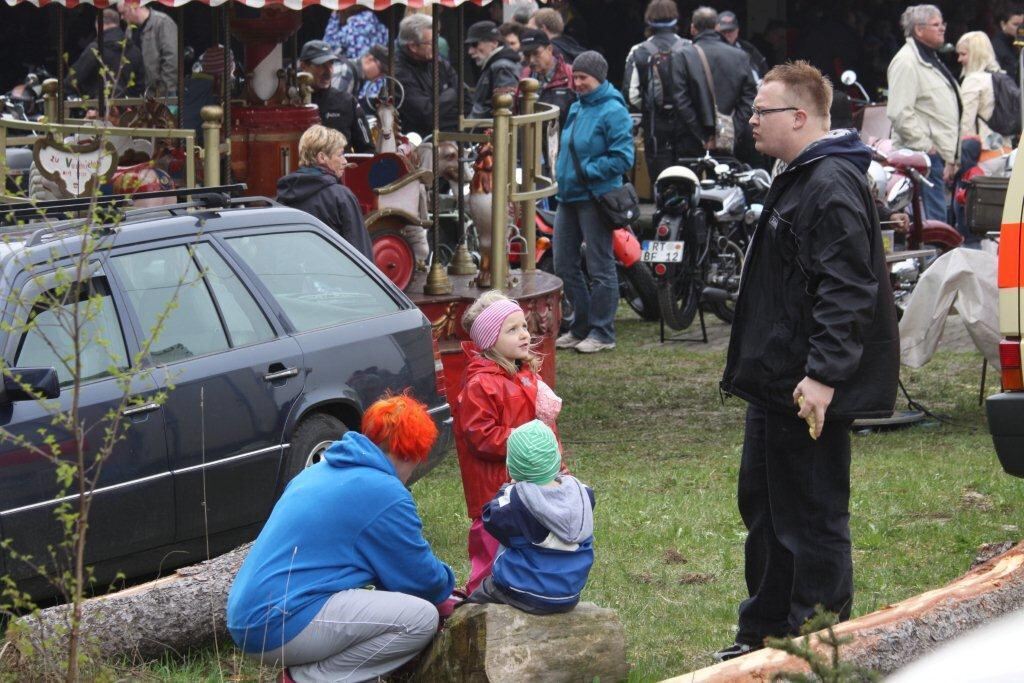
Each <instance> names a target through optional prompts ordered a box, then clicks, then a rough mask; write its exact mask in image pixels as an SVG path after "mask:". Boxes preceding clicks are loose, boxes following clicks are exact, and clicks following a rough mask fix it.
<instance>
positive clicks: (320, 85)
mask: <svg viewBox="0 0 1024 683" xmlns="http://www.w3.org/2000/svg"><path fill="white" fill-rule="evenodd" d="M337 59H338V57H337V56H336V55H335V54H334V51H333V50H332V49H331V46H330V45H329V44H328V43H325V42H324V41H322V40H311V41H309V42H308V43H306V44H305V45H303V46H302V52H300V53H299V68H301V69H302V70H303V71H306V72H308V73H310V74H312V75H313V97H312V101H313V104H315V105H316V106H317V108H318V109H319V110H320V122H321V123H323V124H324V125H325V126H327V127H328V128H333V129H334V130H336V131H339V132H340V133H342V134H344V136H345V138H346V139H347V140H348V142H349V145H350V146H351V148H352V150H353V151H355V152H373V141H372V140H371V138H370V127H369V125H368V124H367V123H366V116H365V115H364V114H363V108H362V107H360V106H359V103H358V102H356V98H355V97H354V96H352V95H351V94H350V93H347V92H344V91H342V90H338V89H337V88H335V87H333V86H332V85H331V78H332V75H333V67H334V62H335V61H337Z"/></svg>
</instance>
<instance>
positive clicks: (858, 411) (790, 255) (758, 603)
mask: <svg viewBox="0 0 1024 683" xmlns="http://www.w3.org/2000/svg"><path fill="white" fill-rule="evenodd" d="M831 91H832V87H831V85H830V84H829V82H828V80H826V79H825V78H824V77H823V76H822V75H821V72H820V71H818V70H817V69H816V68H814V67H813V66H810V65H809V64H807V62H796V63H795V64H784V65H780V66H776V67H775V68H773V69H772V70H771V71H769V72H768V74H767V75H766V76H765V78H764V82H763V83H762V85H761V89H760V92H759V93H758V95H757V98H756V99H755V100H754V114H753V117H752V119H751V123H752V125H753V137H754V141H755V144H756V145H757V149H758V151H760V152H762V153H764V154H766V155H768V156H771V157H775V158H777V159H780V160H781V161H782V162H784V163H785V164H786V167H785V170H784V171H783V172H782V173H780V174H779V175H778V176H777V177H776V178H775V180H774V181H773V183H772V187H771V189H770V190H769V193H768V197H767V199H766V200H765V204H764V210H763V212H762V214H761V219H760V221H759V222H758V225H757V228H756V230H755V232H754V235H753V237H752V238H751V245H750V248H749V250H748V252H747V258H746V261H745V263H744V266H743V279H742V281H741V283H740V290H739V292H740V293H739V299H738V300H737V302H736V311H735V319H734V322H733V328H732V336H731V338H730V340H729V352H728V355H727V358H726V366H725V372H724V375H723V378H722V389H723V390H724V391H726V392H727V393H729V394H732V395H735V396H739V397H740V398H743V399H744V400H746V401H747V402H748V404H749V405H748V408H747V417H746V430H745V434H744V440H743V453H742V456H741V461H740V473H739V509H740V515H741V516H742V517H743V522H744V524H745V525H746V527H747V532H748V535H747V542H746V558H745V574H746V580H747V590H748V593H749V596H750V597H748V598H747V599H746V600H744V601H743V603H742V604H741V605H740V608H739V630H738V632H737V634H736V642H735V644H733V645H732V646H730V647H727V648H725V649H723V650H720V651H718V652H716V653H715V658H716V659H718V660H725V659H731V658H732V657H736V656H739V655H741V654H744V653H746V652H749V651H750V650H755V649H758V648H760V647H762V645H763V641H764V639H765V638H766V637H768V636H788V635H796V634H797V633H798V632H799V629H800V626H801V625H802V624H803V623H804V622H805V621H806V620H807V618H809V617H810V616H812V615H813V613H814V610H815V606H816V605H822V606H823V607H824V608H825V609H826V610H828V611H830V612H834V613H836V614H838V615H839V617H840V619H846V618H848V617H849V614H850V607H851V604H852V600H853V564H852V560H851V547H850V528H849V517H850V513H849V498H850V424H851V421H852V420H853V419H855V418H858V417H881V416H885V415H889V414H891V412H892V408H893V404H894V403H895V400H896V382H897V377H898V373H899V334H898V330H897V326H896V312H895V305H894V302H893V296H892V290H891V288H890V286H889V274H888V269H887V267H886V263H885V254H884V250H883V246H882V236H881V231H880V230H879V226H878V217H877V216H876V215H875V210H874V204H873V202H872V198H871V193H870V191H869V190H868V187H867V182H866V179H865V171H866V169H867V167H868V164H869V163H870V161H871V150H870V149H869V148H868V147H866V146H865V145H864V144H863V143H861V142H860V139H859V137H858V136H857V133H856V131H850V130H839V131H834V132H833V133H829V114H828V111H829V104H830V102H831V99H832V92H831ZM805 421H806V423H805Z"/></svg>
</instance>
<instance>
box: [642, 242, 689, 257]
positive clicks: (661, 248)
mask: <svg viewBox="0 0 1024 683" xmlns="http://www.w3.org/2000/svg"><path fill="white" fill-rule="evenodd" d="M684 244H685V243H684V242H656V241H654V240H644V244H643V247H644V249H643V252H642V254H641V257H640V260H641V261H643V262H644V263H681V262H682V260H683V247H684Z"/></svg>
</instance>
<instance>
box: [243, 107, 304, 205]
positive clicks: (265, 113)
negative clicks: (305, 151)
mask: <svg viewBox="0 0 1024 683" xmlns="http://www.w3.org/2000/svg"><path fill="white" fill-rule="evenodd" d="M316 123H320V114H319V112H318V111H317V108H316V107H315V106H314V105H309V106H305V107H234V108H232V110H231V175H232V176H233V179H234V180H235V181H237V182H243V183H245V184H246V185H248V186H249V189H248V192H249V194H253V195H263V196H266V197H274V196H276V195H277V180H278V178H280V177H281V176H284V175H287V174H289V173H291V172H292V171H294V170H295V169H296V168H298V165H299V138H300V137H302V134H303V133H304V132H305V131H306V129H307V128H309V127H310V126H312V125H314V124H316Z"/></svg>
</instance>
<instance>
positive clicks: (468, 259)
mask: <svg viewBox="0 0 1024 683" xmlns="http://www.w3.org/2000/svg"><path fill="white" fill-rule="evenodd" d="M464 10H465V5H459V10H458V12H459V21H458V25H459V31H458V37H457V38H456V39H455V40H456V43H457V44H458V46H459V62H458V64H459V99H458V101H459V121H462V117H463V116H464V115H465V113H466V111H465V109H466V98H464V97H463V96H462V84H463V83H465V82H466V50H465V45H464V44H463V41H464V40H465V32H466V25H465V23H466V22H465V14H466V13H465V11H464ZM455 147H456V150H457V151H456V159H457V160H458V164H459V165H458V174H459V175H458V182H459V186H458V187H457V188H455V196H456V197H457V200H458V201H457V203H456V205H455V209H456V218H457V223H458V228H459V229H458V234H457V238H458V240H459V244H458V246H456V247H455V255H454V256H452V262H451V264H450V265H449V266H448V272H449V273H451V274H452V275H475V274H476V264H475V263H473V257H472V256H470V255H469V247H467V246H466V198H465V197H464V196H463V186H464V185H465V184H466V179H465V178H464V177H463V176H464V175H465V174H464V170H463V168H462V143H459V142H456V143H455Z"/></svg>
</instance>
